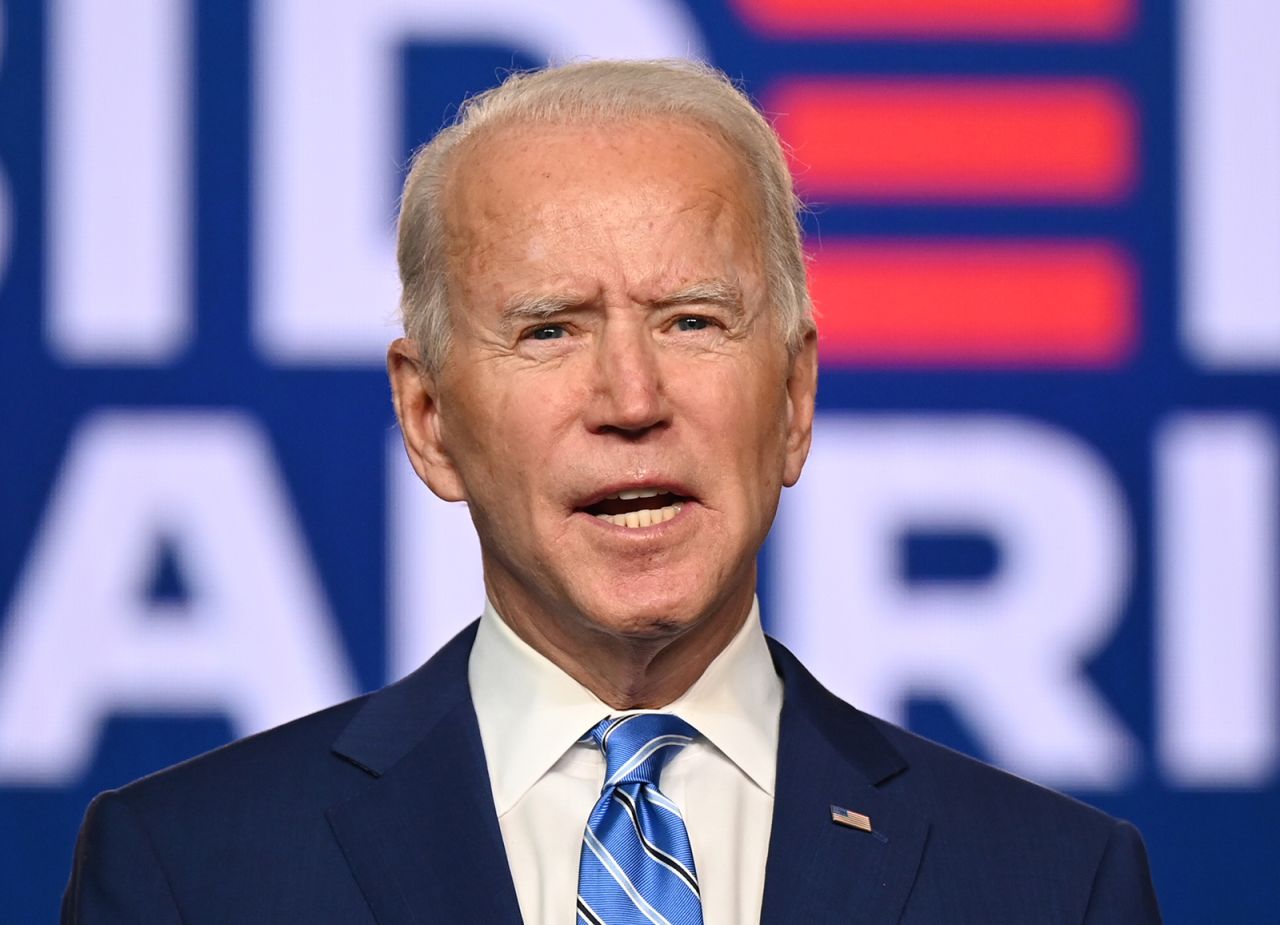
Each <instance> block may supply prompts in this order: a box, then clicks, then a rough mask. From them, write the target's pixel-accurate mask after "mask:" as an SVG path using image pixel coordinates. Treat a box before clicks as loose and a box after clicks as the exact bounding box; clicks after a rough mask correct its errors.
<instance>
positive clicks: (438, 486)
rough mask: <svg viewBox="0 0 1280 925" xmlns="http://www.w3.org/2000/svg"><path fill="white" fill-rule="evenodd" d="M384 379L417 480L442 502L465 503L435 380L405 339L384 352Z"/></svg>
mask: <svg viewBox="0 0 1280 925" xmlns="http://www.w3.org/2000/svg"><path fill="white" fill-rule="evenodd" d="M387 376H388V377H389V378H390V380H391V396H392V401H393V402H394V404H395V408H396V418H397V419H398V420H399V421H400V433H401V436H403V437H404V448H405V450H406V451H407V452H408V454H409V462H411V463H412V464H413V470H414V471H415V472H417V473H418V478H420V479H422V481H424V482H425V483H426V484H427V487H428V488H430V489H431V490H432V491H433V492H435V494H436V495H437V496H438V497H440V498H442V499H443V500H445V501H466V500H467V493H466V489H465V487H464V486H463V484H462V478H461V476H460V475H459V474H458V470H457V469H456V468H455V467H454V465H453V459H452V458H451V457H450V456H449V451H448V449H447V448H446V446H445V439H444V427H443V426H442V424H441V421H440V393H439V387H438V384H437V379H436V376H435V375H434V374H432V373H430V372H428V371H427V368H426V366H425V365H424V364H423V362H422V357H421V356H420V354H419V352H418V348H417V345H416V344H414V343H413V342H412V341H411V340H409V339H408V338H405V337H400V338H397V339H396V340H395V341H393V342H392V344H391V346H390V347H388V348H387Z"/></svg>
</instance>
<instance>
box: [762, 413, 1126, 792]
mask: <svg viewBox="0 0 1280 925" xmlns="http://www.w3.org/2000/svg"><path fill="white" fill-rule="evenodd" d="M910 530H924V531H928V530H934V531H969V532H973V531H977V532H981V533H984V534H987V535H990V536H991V537H992V538H993V540H994V541H995V542H996V543H997V545H998V547H999V549H1000V552H1001V557H1000V560H1001V565H1000V567H999V570H998V571H997V573H996V574H995V575H994V576H993V577H992V578H990V579H989V580H987V581H985V582H981V583H978V584H974V583H953V584H947V583H943V584H933V583H930V584H928V585H922V586H912V585H910V584H908V583H907V582H905V581H904V579H903V577H902V575H901V569H900V558H901V543H902V539H903V537H904V535H905V534H906V533H907V531H910ZM1128 544H1129V536H1128V524H1127V522H1126V519H1125V515H1124V502H1123V499H1122V497H1121V495H1120V492H1119V490H1118V488H1117V486H1116V485H1115V484H1114V482H1113V480H1112V477H1111V475H1110V473H1109V471H1108V470H1107V469H1106V468H1105V466H1103V465H1102V463H1101V462H1100V461H1099V460H1098V459H1097V457H1096V456H1095V455H1094V454H1093V453H1092V452H1091V451H1090V450H1089V449H1088V448H1087V447H1086V446H1085V445H1084V444H1082V443H1081V442H1079V441H1078V440H1075V439H1073V438H1072V437H1071V436H1070V435H1068V434H1065V433H1063V432H1061V431H1057V430H1053V429H1050V428H1048V427H1046V426H1044V425H1042V424H1038V423H1032V422H1029V421H1024V420H1018V419H1014V418H1000V417H970V418H955V417H930V416H911V417H861V416H847V415H830V414H827V415H821V416H820V417H819V420H818V427H817V431H816V434H815V437H814V443H813V453H812V454H811V455H810V457H809V462H808V465H807V466H806V467H805V471H804V476H803V478H802V479H801V480H800V483H799V485H797V486H796V487H795V488H794V489H792V490H791V491H790V492H788V493H786V495H785V496H784V498H783V503H782V507H781V512H780V519H779V522H778V528H777V531H776V535H775V542H774V544H773V546H772V549H773V551H774V554H775V559H774V560H773V562H774V564H775V565H776V566H777V567H776V569H775V570H774V571H772V572H771V573H770V575H771V581H772V584H773V587H774V588H775V589H776V590H775V593H774V596H773V601H772V607H771V609H770V619H771V625H772V626H773V627H774V628H775V629H776V630H777V631H778V634H779V636H780V638H781V639H782V640H783V641H784V642H786V643H787V644H788V645H791V646H794V647H795V649H796V651H797V654H798V655H799V656H800V657H801V658H803V659H804V660H805V661H806V662H807V663H808V664H809V665H810V667H812V668H813V669H814V671H815V672H816V673H817V675H818V676H819V677H820V678H822V679H823V681H824V683H826V684H827V685H829V686H830V687H831V688H832V690H834V691H835V692H836V693H838V694H840V695H841V696H842V697H844V698H846V699H847V700H849V701H851V702H852V703H854V704H856V705H858V706H859V707H861V708H863V709H866V710H867V711H868V712H871V713H875V714H878V715H881V716H884V717H885V718H887V719H891V720H896V721H898V722H901V721H902V719H903V716H902V713H903V704H904V701H905V700H906V699H907V698H908V697H910V696H912V695H922V696H933V697H940V698H945V699H946V700H948V701H949V702H950V703H951V704H953V705H954V706H955V707H956V708H957V710H958V711H959V713H960V714H961V715H962V716H963V717H964V719H965V720H966V721H967V722H968V724H969V725H970V727H971V728H972V729H973V730H974V731H975V732H976V733H977V735H978V736H979V738H980V740H981V741H982V742H983V743H984V745H986V746H987V747H988V748H989V749H990V752H991V755H992V757H993V758H994V760H995V761H997V762H998V763H1000V764H1002V765H1004V766H1006V767H1008V768H1010V769H1012V770H1014V771H1016V772H1017V773H1020V774H1025V775H1027V776H1029V777H1032V778H1035V779H1037V780H1040V781H1044V782H1046V783H1048V784H1052V785H1055V786H1069V787H1113V786H1116V785H1118V784H1119V783H1121V782H1122V781H1123V780H1124V779H1125V778H1126V776H1127V775H1128V774H1129V773H1130V772H1131V770H1132V769H1133V766H1134V763H1135V758H1136V745H1135V742H1134V741H1133V739H1132V737H1131V735H1130V733H1129V732H1128V731H1127V730H1126V729H1125V727H1124V726H1123V725H1122V724H1121V722H1120V721H1119V719H1118V718H1117V717H1116V716H1115V715H1114V714H1113V712H1112V710H1111V709H1110V708H1109V706H1108V705H1107V704H1106V703H1105V702H1104V701H1103V699H1102V698H1101V697H1100V696H1099V695H1098V692H1097V691H1096V690H1095V689H1094V687H1093V685H1092V684H1091V683H1090V682H1089V680H1088V678H1086V677H1085V675H1084V673H1083V671H1082V666H1083V663H1084V662H1085V660H1086V659H1088V658H1089V657H1090V656H1091V655H1093V654H1094V653H1095V652H1097V651H1098V650H1099V649H1100V648H1101V647H1102V646H1103V645H1104V644H1105V643H1106V641H1107V640H1108V639H1109V638H1110V636H1111V634H1112V631H1113V630H1114V629H1115V627H1116V622H1117V620H1118V618H1119V615H1120V610H1121V606H1122V603H1123V600H1124V595H1125V591H1126V585H1127V582H1128V578H1129V571H1130V566H1129V554H1130V553H1129V545H1128Z"/></svg>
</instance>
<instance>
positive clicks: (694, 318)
mask: <svg viewBox="0 0 1280 925" xmlns="http://www.w3.org/2000/svg"><path fill="white" fill-rule="evenodd" d="M710 324H711V322H710V321H708V320H707V319H706V318H702V317H700V316H698V315H685V316H684V317H683V318H680V319H678V320H677V321H676V330H677V331H704V330H706V328H707V326H708V325H710Z"/></svg>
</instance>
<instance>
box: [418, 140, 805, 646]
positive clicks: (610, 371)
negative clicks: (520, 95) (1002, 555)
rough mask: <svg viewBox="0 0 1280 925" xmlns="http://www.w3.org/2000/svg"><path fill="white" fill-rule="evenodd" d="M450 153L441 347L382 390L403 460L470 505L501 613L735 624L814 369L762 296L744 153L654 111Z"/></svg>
mask: <svg viewBox="0 0 1280 925" xmlns="http://www.w3.org/2000/svg"><path fill="white" fill-rule="evenodd" d="M457 163H458V164H459V166H458V169H457V173H456V174H455V175H454V177H453V178H452V179H451V181H450V184H449V188H448V189H447V190H446V195H448V196H449V197H450V204H451V207H452V208H451V210H450V212H449V215H450V217H451V219H450V223H449V227H448V229H447V230H448V233H449V240H450V253H449V259H450V266H451V275H450V281H451V295H452V298H451V301H452V311H453V315H452V321H453V330H454V338H453V344H452V348H451V351H450V355H449V357H448V360H447V362H446V363H445V365H444V368H443V369H442V370H440V371H439V372H438V373H437V374H436V375H435V376H433V377H431V378H430V385H429V388H428V391H429V393H430V397H429V399H428V400H426V401H424V402H422V403H421V404H420V405H414V404H413V403H409V404H408V405H407V406H406V403H404V402H403V401H401V399H400V396H399V395H398V396H397V397H398V401H400V402H401V405H402V407H401V413H402V416H404V415H406V413H407V414H408V416H409V417H411V418H417V420H416V423H417V424H419V425H421V427H420V430H421V431H422V432H423V433H424V434H425V435H426V436H425V440H426V442H427V443H428V444H430V446H429V447H428V448H427V452H426V453H425V454H422V455H419V454H417V453H415V452H414V447H413V446H411V447H410V452H411V455H413V456H414V458H415V463H417V464H418V468H419V471H420V472H421V473H422V474H423V475H424V477H425V478H426V479H427V481H428V483H429V484H430V485H431V487H432V488H433V490H435V491H436V493H437V494H440V495H441V496H442V497H445V498H446V499H449V500H465V501H467V502H468V503H469V504H470V506H471V511H472V516H473V518H474V521H475V524H476V528H477V530H478V532H479V534H480V540H481V546H482V549H483V552H484V563H485V577H486V584H487V587H488V591H489V593H490V594H491V596H492V597H493V599H494V603H495V604H496V606H497V608H498V610H499V611H500V612H502V613H504V615H507V616H508V618H509V619H510V618H511V617H517V616H518V617H519V619H520V621H521V622H526V625H527V623H528V621H532V624H533V625H535V626H539V627H542V628H550V627H558V628H559V630H557V631H558V632H566V631H567V632H569V633H573V632H586V633H588V634H590V633H595V632H605V633H609V634H615V635H625V636H631V637H637V636H640V637H652V638H660V637H663V636H673V635H678V634H680V633H682V632H685V631H688V630H690V629H692V628H694V627H696V626H698V625H700V624H704V623H706V622H708V621H710V622H715V621H716V620H731V619H740V618H741V616H742V614H743V613H745V608H746V606H747V604H748V603H749V601H750V596H751V593H752V592H753V589H754V578H755V555H756V552H757V551H758V549H759V547H760V545H761V543H762V542H763V540H764V537H765V534H766V533H767V532H768V529H769V525H770V523H771V522H772V520H773V515H774V511H775V508H776V505H777V500H778V495H779V492H780V490H781V487H782V486H783V485H784V484H785V485H790V484H791V483H793V482H794V481H795V480H796V478H798V476H799V474H800V467H801V465H802V464H803V461H804V457H805V455H806V453H807V451H808V443H809V434H810V428H811V423H812V410H813V385H814V378H815V375H814V366H815V359H814V347H813V343H812V339H810V341H809V342H807V343H806V346H805V348H804V349H803V350H802V351H801V353H800V355H799V357H798V358H797V359H796V360H795V361H792V360H790V359H789V357H788V354H787V350H786V348H785V346H784V343H783V337H782V333H781V331H780V330H779V326H778V322H777V320H776V312H775V310H774V307H773V306H771V305H770V304H769V302H768V298H767V294H766V290H765V278H764V268H763V265H762V257H761V231H760V228H759V219H758V217H757V214H756V211H757V210H756V208H755V207H754V204H753V202H752V201H751V200H749V199H748V198H747V197H748V195H749V194H748V190H750V189H751V187H750V185H749V181H748V179H747V176H746V174H745V171H744V169H743V168H742V167H741V165H740V164H739V163H738V162H737V159H736V158H734V157H733V156H732V155H731V154H730V152H729V151H728V149H727V148H726V147H725V146H724V145H723V144H722V143H721V142H719V141H718V140H716V139H715V138H714V137H713V136H711V135H709V134H708V133H706V132H705V131H703V130H701V129H700V128H698V127H696V126H695V125H693V124H691V123H688V122H683V121H672V120H665V119H664V120H640V121H627V122H620V123H618V122H615V123H606V124H603V125H599V126H594V127H593V126H589V125H521V126H508V127H503V128H500V129H497V130H494V131H492V132H490V133H489V134H487V135H484V136H483V137H481V138H479V139H475V140H474V141H473V143H471V144H469V145H468V146H467V148H466V149H465V150H464V151H462V152H460V153H459V157H458V160H457ZM397 389H398V392H400V391H402V390H401V389H400V387H399V386H398V387H397ZM406 407H407V410H406ZM415 409H416V410H415ZM405 423H406V433H407V434H409V435H410V442H411V443H412V442H413V437H412V434H413V433H414V427H415V421H406V422H405ZM637 494H639V495H648V496H649V497H633V496H634V495H637Z"/></svg>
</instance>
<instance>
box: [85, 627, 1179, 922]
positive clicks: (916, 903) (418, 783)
mask: <svg viewBox="0 0 1280 925" xmlns="http://www.w3.org/2000/svg"><path fill="white" fill-rule="evenodd" d="M474 638H475V626H474V625H472V626H471V627H470V628H468V629H467V630H466V631H464V632H463V633H462V634H460V635H459V636H458V637H457V638H456V639H454V640H453V641H452V642H450V643H449V644H448V645H447V646H445V648H444V649H442V650H441V651H440V652H439V653H438V654H437V655H436V656H435V657H434V658H432V659H431V660H430V661H429V662H427V664H425V665H424V666H423V667H422V668H420V669H418V670H417V671H416V672H414V673H413V674H412V675H409V676H408V677H407V678H405V679H404V680H402V681H400V682H398V683H396V684H393V685H391V686H390V687H387V688H385V689H384V690H381V691H379V692H377V693H374V694H371V695H368V696H366V697H362V698H359V699H357V700H353V701H350V702H348V703H344V704H341V705H339V706H336V707H333V708H331V709H328V710H325V711H323V712H320V713H317V714H314V715H312V716H309V717H306V718H303V719H300V720H297V721H296V722H293V723H290V724H288V725H285V726H282V727H280V728H278V729H275V730H272V731H269V732H266V733H263V734H261V735H257V736H253V737H251V738H248V739H245V740H242V741H240V742H236V743H233V744H231V745H229V746H226V747H225V748H221V749H218V750H217V751H214V752H212V753H210V754H208V755H205V756H203V757H200V758H196V759H194V760H192V761H189V762H186V763H184V764H181V765H178V766H177V767H174V768H171V769H169V770H167V771H162V772H160V773H158V774H155V775H152V776H151V777H148V778H144V779H143V780H141V781H138V782H136V783H133V784H130V785H129V786H127V787H124V788H122V789H120V790H116V791H111V792H108V793H104V794H102V795H100V796H99V797H98V798H97V799H95V800H94V801H93V803H92V805H91V806H90V807H89V810H88V813H87V814H86V817H85V822H84V827H83V829H82V831H81V834H80V839H79V842H78V844H77V846H76V854H75V867H74V870H73V872H72V875H71V882H70V883H69V884H68V886H67V892H66V896H65V899H64V902H63V910H62V917H63V922H64V923H70V922H76V923H85V925H98V923H108V922H110V923H132V922H139V923H147V925H166V923H177V922H183V923H190V925H196V923H216V925H228V923H236V922H306V923H310V925H320V923H328V922H332V923H343V925H356V923H373V922H376V923H379V925H409V923H419V925H421V923H434V922H440V923H450V925H461V923H476V925H480V923H484V925H495V923H517V922H519V921H520V912H519V908H518V906H517V903H516V894H515V889H514V887H513V886H512V882H511V875H510V872H509V870H508V868H507V862H506V856H505V852H504V850H503V845H502V836H501V833H500V831H499V829H498V821H497V818H496V815H495V811H494V807H493V798H492V795H491V793H490V789H489V776H488V773H487V770H486V766H485V758H484V751H483V749H482V747H481V744H480V732H479V728H478V726H477V724H476V717H475V710H474V708H473V706H472V703H471V696H470V691H469V688H468V684H467V659H468V655H469V653H470V651H471V643H472V640H473V639H474ZM771 647H772V651H773V657H774V662H775V664H776V666H777V668H778V672H779V674H780V675H781V677H782V679H783V683H784V690H785V692H784V699H783V708H782V719H781V730H780V740H779V745H778V777H777V788H776V792H775V802H774V816H773V831H772V836H771V840H770V844H769V857H768V863H767V867H766V876H765V891H764V910H763V914H762V921H763V922H764V923H767V925H780V923H806V925H818V923H826V922H831V923H835V922H858V923H869V925H870V923H877V925H887V923H892V922H901V923H944V922H945V923H964V922H973V923H982V925H997V923H1037V925H1046V923H1058V922H1062V923H1067V922H1070V923H1081V922H1087V923H1094V925H1098V923H1117V925H1119V923H1124V925H1142V923H1148V922H1158V921H1159V912H1158V911H1157V908H1156V900H1155V895H1154V893H1153V891H1152V887H1151V880H1150V875H1149V872H1148V869H1147V860H1146V854H1145V851H1144V849H1143V846H1142V841H1141V839H1140V837H1139V836H1138V833H1137V831H1136V830H1135V829H1134V828H1133V827H1132V826H1130V825H1128V824H1127V823H1124V822H1119V821H1117V820H1115V819H1112V818H1110V817H1108V816H1106V815H1104V814H1103V813H1101V812H1098V811H1097V810H1094V809H1091V808H1089V807H1086V806H1084V805H1083V804H1080V803H1077V802H1075V801H1073V800H1070V799H1068V798H1066V797H1063V796H1060V795H1057V794H1054V793H1052V792H1050V791H1048V790H1044V789H1042V788H1040V787H1036V786H1034V785H1032V784H1029V783H1027V782H1025V781H1022V780H1019V779H1018V778H1015V777H1012V776H1010V775H1007V774H1004V773H1002V772H1000V771H997V770H994V769H992V768H989V767H987V766H985V765H982V764H980V763H978V762H976V761H973V760H971V759H969V758H966V757H963V756H961V755H959V754H957V753H955V752H952V751H949V750H947V749H945V748H942V747H941V746H938V745H935V744H933V743H930V742H928V741H926V740H924V739H921V738H919V737H917V736H914V735H911V734H910V733H908V732H905V731H904V730H902V729H899V728H897V727H895V726H892V725H889V724H888V723H884V722H882V721H880V720H877V719H874V718H872V717H869V716H867V715H866V714H863V713H860V712H859V711H857V710H855V709H854V708H853V707H850V706H849V705H848V704H846V703H844V702H842V701H840V700H838V699H837V698H836V697H834V696H833V695H832V694H830V693H829V692H827V691H826V690H825V689H823V688H822V687H821V686H820V685H819V684H818V683H817V681H815V680H814V679H813V677H812V676H810V675H809V673H808V672H807V671H805V669H804V668H803V667H802V666H801V665H800V663H799V662H798V661H797V660H796V659H795V657H794V656H792V655H791V654H790V653H789V652H787V651H786V650H785V649H784V648H783V647H782V646H780V645H777V644H776V643H773V642H771ZM833 804H834V805H836V806H840V807H845V808H848V809H851V810H854V811H856V812H859V813H863V814H865V815H867V816H869V817H870V819H871V824H872V827H873V831H872V832H870V833H868V832H864V831H861V830H859V829H855V828H849V827H846V826H842V825H837V824H835V823H833V822H832V819H831V807H832V805H833Z"/></svg>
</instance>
